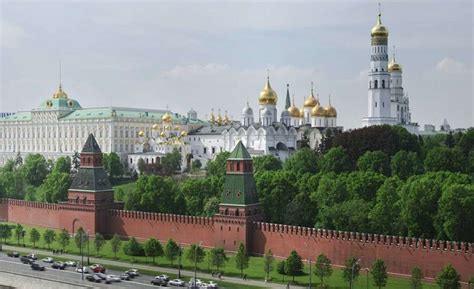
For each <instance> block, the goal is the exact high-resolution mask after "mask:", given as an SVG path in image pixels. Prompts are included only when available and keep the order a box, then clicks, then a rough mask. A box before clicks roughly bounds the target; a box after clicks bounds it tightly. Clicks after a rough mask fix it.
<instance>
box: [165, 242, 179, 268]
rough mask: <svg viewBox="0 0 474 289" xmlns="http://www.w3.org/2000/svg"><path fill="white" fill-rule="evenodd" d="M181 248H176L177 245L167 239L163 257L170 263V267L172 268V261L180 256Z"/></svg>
mask: <svg viewBox="0 0 474 289" xmlns="http://www.w3.org/2000/svg"><path fill="white" fill-rule="evenodd" d="M180 250H181V248H180V247H179V246H178V244H177V243H176V242H175V241H174V240H173V239H169V240H168V242H167V243H166V245H165V250H164V253H165V257H166V259H168V260H169V261H170V263H171V266H173V262H174V260H176V259H177V258H178V256H179V254H180Z"/></svg>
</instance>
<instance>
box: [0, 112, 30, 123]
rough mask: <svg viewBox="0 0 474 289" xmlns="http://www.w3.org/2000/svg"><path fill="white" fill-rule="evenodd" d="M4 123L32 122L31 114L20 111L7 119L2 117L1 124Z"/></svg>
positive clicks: (0, 118)
mask: <svg viewBox="0 0 474 289" xmlns="http://www.w3.org/2000/svg"><path fill="white" fill-rule="evenodd" d="M2 121H31V112H29V111H20V112H17V113H15V114H12V115H9V116H6V117H0V122H2Z"/></svg>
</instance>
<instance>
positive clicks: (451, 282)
mask: <svg viewBox="0 0 474 289" xmlns="http://www.w3.org/2000/svg"><path fill="white" fill-rule="evenodd" d="M460 279H461V276H459V274H458V272H457V271H456V269H454V267H453V266H452V265H451V264H448V265H446V266H445V267H444V268H443V269H442V270H441V272H439V274H438V276H437V277H436V284H438V286H439V288H441V289H460V288H461V283H460Z"/></svg>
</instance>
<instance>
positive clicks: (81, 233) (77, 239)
mask: <svg viewBox="0 0 474 289" xmlns="http://www.w3.org/2000/svg"><path fill="white" fill-rule="evenodd" d="M87 242H89V236H88V235H87V233H86V231H85V230H84V228H82V227H79V229H77V232H76V235H75V236H74V243H76V247H77V248H79V251H81V252H83V250H84V248H85V246H86V245H87Z"/></svg>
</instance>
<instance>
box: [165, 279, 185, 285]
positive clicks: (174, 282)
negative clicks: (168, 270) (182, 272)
mask: <svg viewBox="0 0 474 289" xmlns="http://www.w3.org/2000/svg"><path fill="white" fill-rule="evenodd" d="M168 285H171V286H180V287H183V286H184V281H183V280H181V279H173V280H171V281H169V282H168Z"/></svg>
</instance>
